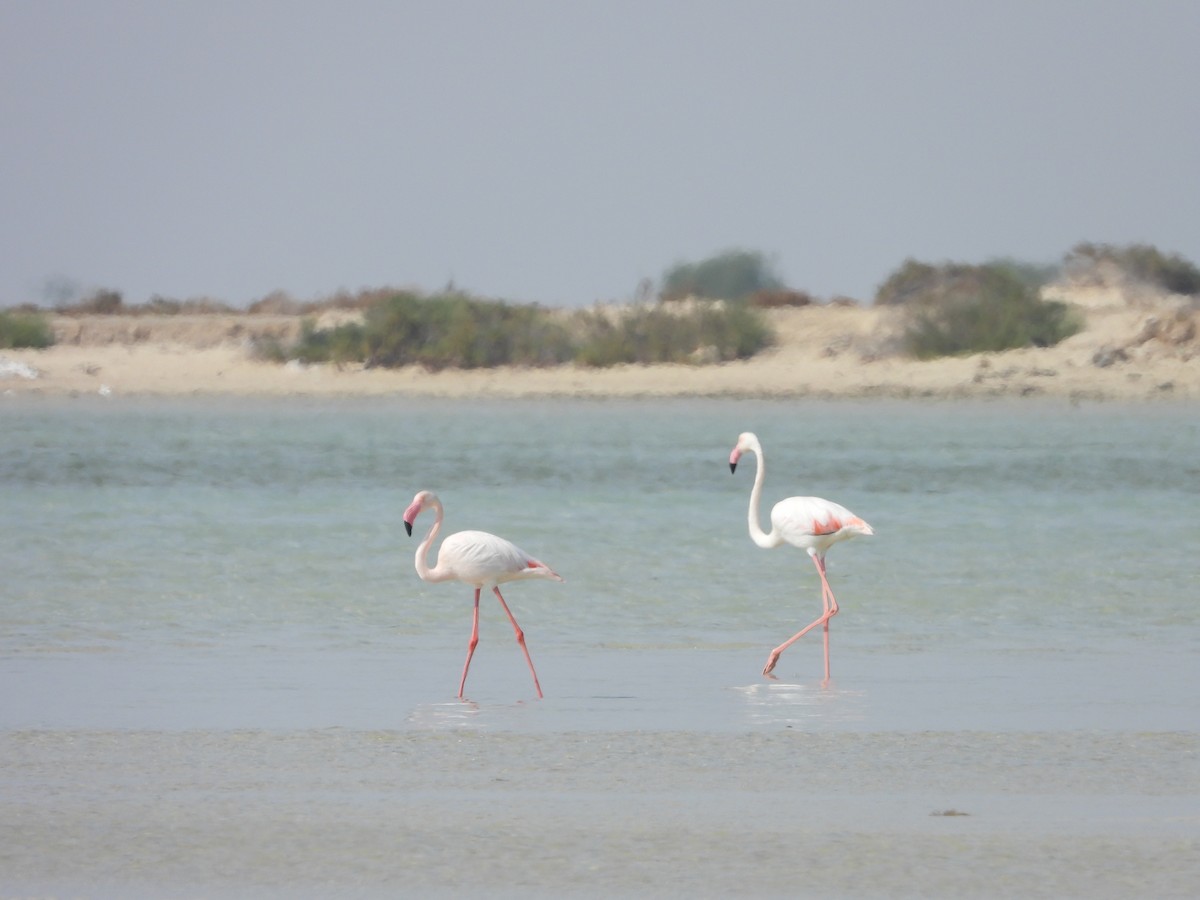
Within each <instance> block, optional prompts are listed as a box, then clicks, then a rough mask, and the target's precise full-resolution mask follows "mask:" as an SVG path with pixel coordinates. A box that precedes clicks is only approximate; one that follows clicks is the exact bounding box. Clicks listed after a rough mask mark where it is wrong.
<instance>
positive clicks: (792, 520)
mask: <svg viewBox="0 0 1200 900" xmlns="http://www.w3.org/2000/svg"><path fill="white" fill-rule="evenodd" d="M744 453H753V454H754V455H755V457H756V458H757V460H758V465H757V468H756V470H755V473H754V487H753V488H752V489H751V490H750V512H749V520H750V537H751V539H752V540H753V541H754V543H756V544H758V546H760V547H762V548H764V549H767V550H770V549H771V548H773V547H778V546H779V545H781V544H791V545H792V546H793V547H799V548H800V549H801V550H805V551H807V552H808V555H809V556H810V557H812V561H813V565H815V566H816V567H817V574H818V575H820V576H821V602H822V603H823V605H824V612H823V613H822V614H821V615H820V616H819V617H818V618H817V619H816V621H814V622H812V623H811V624H809V625H806V626H805V627H804V628H801V629H800V630H799V631H797V632H796V633H795V634H794V635H792V636H791V637H790V638H788V639H787V640H786V641H784V642H783V643H782V644H780V645H779V646H778V647H776V648H775V649H774V650H772V651H771V655H770V656H769V657H767V664H766V666H764V667H763V674H764V675H770V674H771V670H772V669H774V668H775V664H776V663H777V662H779V655H780V654H781V653H783V651H784V650H786V649H787V648H788V647H790V646H792V644H794V643H796V641H798V640H800V638H802V637H804V635H806V634H808V632H810V631H812V629H814V628H816V627H817V626H818V625H821V626H822V627H823V630H824V635H825V640H824V643H825V680H826V681H829V620H830V619H832V618H833V617H834V616H836V615H837V613H838V603H837V599H836V598H835V597H834V596H833V590H832V589H831V588H830V587H829V579H828V578H827V577H826V575H825V552H826V551H827V550H828V549H829V548H830V547H832V546H833V545H834V544H836V543H837V542H838V541H844V540H847V539H848V538H852V537H855V536H857V535H860V534H874V533H875V532H874V531H872V529H871V526H870V525H868V524H867V523H866V522H864V521H863V520H862V519H860V518H859V517H858V516H856V515H855V514H854V513H852V512H850V510H848V509H846V507H844V506H841V505H840V504H837V503H834V502H832V501H830V500H822V499H821V498H820V497H788V498H787V499H786V500H780V501H779V502H778V503H776V504H775V506H774V507H773V508H772V509H771V531H770V533H767V532H764V531H763V530H762V527H761V526H760V525H759V524H758V505H759V500H760V499H761V497H762V484H763V477H764V475H765V473H766V468H765V463H764V460H763V450H762V444H760V443H759V441H758V437H757V436H755V435H754V434H752V433H751V432H749V431H747V432H745V433H743V434H740V435H738V439H737V444H736V446H734V448H733V452H732V453H730V454H729V471H730V472H736V471H737V464H738V460H739V459H740V458H741V457H742V454H744ZM772 677H774V676H772Z"/></svg>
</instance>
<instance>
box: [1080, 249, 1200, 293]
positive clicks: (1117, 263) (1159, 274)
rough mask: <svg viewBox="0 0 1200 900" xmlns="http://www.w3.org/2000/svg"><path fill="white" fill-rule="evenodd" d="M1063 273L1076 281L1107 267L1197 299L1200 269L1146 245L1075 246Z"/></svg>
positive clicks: (1176, 254) (1126, 275)
mask: <svg viewBox="0 0 1200 900" xmlns="http://www.w3.org/2000/svg"><path fill="white" fill-rule="evenodd" d="M1063 266H1064V268H1065V269H1066V271H1067V272H1068V273H1070V274H1073V275H1075V276H1077V277H1079V276H1083V277H1086V276H1087V275H1089V274H1091V273H1094V272H1096V271H1097V270H1100V269H1102V268H1104V267H1105V266H1108V267H1110V268H1115V269H1116V270H1118V271H1119V272H1121V273H1122V274H1123V275H1124V276H1125V277H1126V278H1128V279H1129V280H1131V281H1135V282H1141V283H1142V284H1147V285H1150V286H1152V287H1156V288H1159V289H1161V290H1164V291H1167V292H1168V293H1172V294H1187V295H1192V296H1196V295H1200V268H1197V267H1196V265H1195V264H1194V263H1192V262H1191V261H1190V260H1188V259H1186V258H1184V257H1183V256H1180V255H1179V254H1178V253H1163V252H1162V251H1160V250H1159V249H1158V248H1157V247H1152V246H1150V245H1148V244H1129V245H1128V246H1125V247H1116V246H1113V245H1112V244H1089V243H1083V244H1077V245H1076V246H1075V247H1074V248H1072V250H1071V252H1070V253H1068V254H1067V255H1066V258H1065V259H1064V261H1063Z"/></svg>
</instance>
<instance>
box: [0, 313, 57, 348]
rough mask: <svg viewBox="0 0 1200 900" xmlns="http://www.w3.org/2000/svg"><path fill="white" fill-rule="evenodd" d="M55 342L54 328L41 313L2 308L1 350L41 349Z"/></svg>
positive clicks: (0, 320)
mask: <svg viewBox="0 0 1200 900" xmlns="http://www.w3.org/2000/svg"><path fill="white" fill-rule="evenodd" d="M53 343H54V330H53V329H52V328H51V327H50V322H49V321H48V320H47V319H46V317H45V316H43V315H41V314H40V313H29V312H4V311H3V310H0V350H18V349H21V348H23V347H28V348H32V349H35V350H41V349H43V348H45V347H49V346H51V345H52V344H53Z"/></svg>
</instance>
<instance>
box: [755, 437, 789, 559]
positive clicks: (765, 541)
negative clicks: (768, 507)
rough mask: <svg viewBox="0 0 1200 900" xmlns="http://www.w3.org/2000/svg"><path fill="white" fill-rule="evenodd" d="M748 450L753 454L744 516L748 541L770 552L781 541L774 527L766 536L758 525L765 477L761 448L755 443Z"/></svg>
mask: <svg viewBox="0 0 1200 900" xmlns="http://www.w3.org/2000/svg"><path fill="white" fill-rule="evenodd" d="M749 450H750V452H751V453H753V454H754V487H752V488H751V489H750V510H749V512H748V513H747V515H746V518H747V520H748V521H749V525H750V539H751V540H752V541H754V543H756V544H758V546H760V547H762V548H763V549H764V550H770V549H771V548H772V547H778V546H779V544H780V541H781V539H780V537H779V535H778V534H777V533H776V532H775V529H774V527H772V528H771V533H770V534H767V532H765V531H763V530H762V526H760V525H759V524H758V506H759V502H760V500H761V499H762V486H763V479H764V478H765V477H766V466H765V465H764V463H763V452H762V446H761V445H760V444H757V443H756V444H755V445H754V446H752V447H750V448H749Z"/></svg>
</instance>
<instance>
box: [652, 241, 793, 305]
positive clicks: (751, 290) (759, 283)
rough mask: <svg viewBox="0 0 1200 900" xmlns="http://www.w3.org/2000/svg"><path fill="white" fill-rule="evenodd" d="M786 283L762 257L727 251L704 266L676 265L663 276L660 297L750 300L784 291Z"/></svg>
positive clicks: (755, 254) (757, 254)
mask: <svg viewBox="0 0 1200 900" xmlns="http://www.w3.org/2000/svg"><path fill="white" fill-rule="evenodd" d="M783 290H785V285H784V283H783V279H781V278H780V277H779V275H778V274H776V272H775V268H774V266H773V265H771V263H770V262H769V261H768V260H767V259H766V257H764V256H763V255H762V254H761V253H755V252H752V251H749V250H726V251H725V252H723V253H718V254H716V255H715V256H710V257H708V258H707V259H704V260H701V261H700V262H696V263H692V262H681V263H676V264H675V265H674V266H672V267H671V268H670V269H668V270H667V271H666V273H665V274H664V275H663V280H662V291H661V292H660V295H659V296H660V297H661V298H662V299H663V300H666V301H668V302H670V301H673V300H685V299H687V298H688V297H704V298H707V299H709V300H746V299H748V298H750V297H751V296H752V295H754V294H757V293H760V292H773V291H783Z"/></svg>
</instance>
